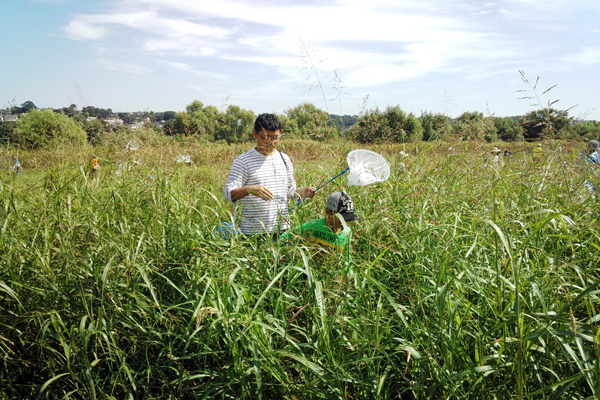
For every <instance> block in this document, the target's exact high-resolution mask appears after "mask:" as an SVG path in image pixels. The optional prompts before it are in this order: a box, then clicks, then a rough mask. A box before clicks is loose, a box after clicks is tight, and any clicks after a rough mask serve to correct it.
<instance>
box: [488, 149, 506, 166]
mask: <svg viewBox="0 0 600 400" xmlns="http://www.w3.org/2000/svg"><path fill="white" fill-rule="evenodd" d="M501 152H502V150H500V147H498V146H494V148H493V149H492V151H491V152H490V154H491V155H492V166H493V167H494V168H495V169H498V168H502V167H503V166H504V160H502V159H501V158H500V153H501Z"/></svg>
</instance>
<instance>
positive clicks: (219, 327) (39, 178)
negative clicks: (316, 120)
mask: <svg viewBox="0 0 600 400" xmlns="http://www.w3.org/2000/svg"><path fill="white" fill-rule="evenodd" d="M284 145H285V150H283V151H285V152H287V153H288V154H290V155H291V156H292V158H293V159H294V167H295V169H296V178H297V181H298V184H299V185H301V186H302V185H308V184H312V185H315V186H316V185H318V184H319V183H322V182H325V181H326V180H327V179H328V178H329V177H331V176H334V175H335V174H337V173H338V172H340V171H341V169H342V168H343V167H344V166H345V155H346V153H347V152H348V151H349V150H351V149H352V148H355V147H356V145H353V144H349V143H345V142H341V143H331V144H324V143H317V142H302V141H288V142H285V143H284ZM449 146H450V145H448V144H440V143H436V144H429V143H425V144H423V143H419V144H409V145H407V147H404V146H402V145H395V146H391V145H381V146H373V147H371V149H373V150H375V151H378V152H381V153H383V154H384V155H386V156H387V157H388V159H389V160H390V161H391V163H392V166H395V165H396V159H395V155H396V153H397V152H398V151H399V150H401V149H405V150H406V151H408V152H409V153H410V156H409V158H408V159H407V160H405V164H406V169H407V170H406V172H405V173H394V174H393V175H392V177H391V178H390V180H388V181H387V182H385V183H381V184H377V185H373V186H369V187H346V186H345V178H343V177H342V178H339V179H338V180H337V181H336V182H333V183H332V184H331V185H330V186H329V187H327V188H325V189H324V190H323V192H322V193H320V194H319V195H318V196H317V197H316V198H315V199H314V200H313V201H307V202H305V203H303V204H302V205H301V206H300V207H298V208H297V209H296V210H295V212H294V214H293V217H292V218H293V219H294V220H295V221H298V222H304V221H307V220H308V219H311V218H317V217H320V216H322V214H323V207H324V202H325V196H326V194H327V193H328V192H330V191H334V190H345V191H347V192H348V193H349V194H350V195H351V196H352V198H353V200H354V202H355V204H356V207H357V212H358V213H359V215H360V216H361V220H360V221H358V222H356V223H355V224H354V225H353V229H354V242H353V247H352V248H353V255H352V257H353V262H354V267H353V270H354V272H356V275H355V276H352V277H345V276H344V275H343V274H342V265H337V264H335V263H331V264H323V263H322V262H321V261H320V259H318V258H313V251H312V249H311V248H310V247H309V246H306V245H297V246H296V245H294V246H292V247H279V246H278V245H276V244H271V243H265V242H262V243H255V242H253V241H246V240H242V238H234V239H232V240H230V241H223V240H220V239H219V238H218V237H217V236H216V235H215V234H214V232H213V228H214V226H215V225H216V224H218V223H220V222H221V221H225V220H231V218H232V214H233V207H232V205H230V204H224V203H222V202H220V200H219V196H220V190H221V188H222V186H223V183H224V181H225V177H226V174H227V171H228V168H229V166H230V164H231V162H232V161H233V159H234V158H235V156H236V155H238V154H240V153H241V152H242V151H245V150H246V149H247V148H248V145H236V146H209V145H203V144H201V143H195V142H193V141H190V142H187V143H186V142H181V143H180V142H175V141H171V142H168V143H164V144H163V145H161V146H158V147H149V146H146V147H141V148H140V150H139V151H138V152H136V153H135V154H133V153H132V154H127V153H125V151H124V150H120V148H119V149H117V147H116V146H114V147H113V148H111V147H110V146H107V147H102V148H96V149H94V150H93V151H94V152H95V154H96V155H97V156H98V157H99V158H100V160H101V170H100V173H99V176H98V177H97V179H94V180H91V179H90V177H89V171H88V170H87V162H88V161H89V160H88V157H89V154H92V153H91V150H81V151H80V152H74V151H73V149H70V150H68V149H65V150H62V151H59V152H57V153H56V154H54V153H43V152H37V153H22V160H23V164H24V173H23V174H22V175H20V176H17V177H15V176H13V175H10V174H8V171H7V169H5V170H4V172H3V175H2V180H1V184H0V354H1V356H2V367H1V368H0V381H1V382H2V385H0V387H1V388H0V398H7V399H9V398H10V399H12V398H116V399H121V398H145V399H152V398H157V399H158V398H161V399H164V398H172V399H181V398H190V399H191V398H279V397H284V398H390V399H391V398H418V399H426V398H431V399H439V398H461V399H462V398H473V399H482V398H489V399H506V398H536V399H537V398H545V399H553V398H573V399H585V398H598V396H599V393H600V373H599V369H600V366H599V365H598V362H597V360H598V358H599V355H600V354H599V348H598V345H599V343H600V333H599V332H600V331H599V329H598V325H599V324H600V318H599V317H598V307H599V304H598V293H599V290H600V289H599V288H598V265H599V263H600V246H599V243H600V240H599V237H598V236H599V234H598V211H597V210H598V207H597V206H598V203H597V202H595V201H594V200H593V199H589V198H587V196H586V195H585V192H582V189H581V186H582V183H583V181H584V180H585V179H597V178H595V177H594V176H590V173H589V171H588V170H586V169H573V168H563V167H561V166H562V163H563V161H569V162H572V161H573V159H574V156H576V154H577V149H576V148H574V147H571V146H569V145H567V144H562V145H560V146H559V144H558V143H556V144H553V146H554V147H552V148H547V149H546V150H545V159H544V162H543V163H540V164H535V163H533V162H532V159H531V155H530V154H529V153H527V152H526V150H527V145H526V144H523V145H518V146H511V147H512V149H513V154H514V155H513V159H512V161H511V162H510V163H507V164H506V165H505V167H504V168H503V169H501V170H498V171H496V170H494V169H492V168H482V167H481V164H482V160H483V157H484V156H486V154H487V152H488V147H490V146H489V145H488V146H486V145H484V144H477V143H461V144H452V146H453V147H454V148H455V149H456V150H455V151H451V150H448V147H449ZM123 148H124V147H123ZM3 151H4V152H5V153H6V152H7V151H8V150H3ZM5 153H3V154H5ZM57 154H58V155H57ZM178 154H185V155H190V156H191V157H192V160H193V161H194V164H195V166H191V167H188V166H184V165H182V164H177V163H176V161H175V159H176V157H177V155H178ZM134 157H135V158H136V159H137V160H139V162H140V163H141V164H142V165H141V166H138V167H133V168H131V169H130V170H125V171H123V173H122V174H121V175H120V176H118V175H117V174H116V173H115V172H116V171H117V169H119V164H121V163H123V162H127V161H131V160H132V159H133V158H134ZM31 158H35V159H36V160H44V161H43V162H44V164H42V162H41V161H36V162H37V164H33V161H31ZM28 163H29V165H30V167H27V165H28ZM596 182H597V180H596ZM238 218H239V216H238Z"/></svg>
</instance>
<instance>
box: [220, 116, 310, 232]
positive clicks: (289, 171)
mask: <svg viewBox="0 0 600 400" xmlns="http://www.w3.org/2000/svg"><path fill="white" fill-rule="evenodd" d="M252 136H254V139H255V140H256V145H255V146H254V147H253V148H251V149H250V150H248V151H247V152H245V153H243V154H241V155H239V156H238V157H237V158H236V159H235V160H234V161H233V164H232V165H231V169H230V170H229V176H228V177H227V182H226V183H225V187H224V188H223V197H224V198H225V199H227V200H228V201H232V202H237V201H240V202H241V205H242V223H241V226H240V230H241V232H242V233H243V234H246V235H269V236H271V237H272V238H273V240H276V239H277V236H278V235H280V234H281V233H283V232H284V231H285V230H287V229H289V227H290V226H289V223H288V221H287V217H288V216H289V209H288V205H287V202H288V199H293V198H298V199H299V198H301V197H308V198H313V197H314V195H315V190H316V189H315V188H314V187H303V188H299V189H297V188H296V181H295V180H294V167H293V165H292V160H291V159H290V157H289V156H288V155H287V154H284V153H282V152H280V151H278V150H277V146H278V145H279V143H280V140H281V122H280V121H279V119H278V118H277V116H276V115H273V114H261V115H259V116H258V117H257V118H256V121H255V122H254V130H253V131H252Z"/></svg>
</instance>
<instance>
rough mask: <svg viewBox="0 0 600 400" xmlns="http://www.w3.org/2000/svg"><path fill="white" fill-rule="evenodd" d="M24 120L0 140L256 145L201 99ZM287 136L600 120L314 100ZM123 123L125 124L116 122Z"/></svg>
mask: <svg viewBox="0 0 600 400" xmlns="http://www.w3.org/2000/svg"><path fill="white" fill-rule="evenodd" d="M6 111H8V112H9V113H10V114H18V115H19V117H20V118H19V119H18V120H17V121H2V122H0V141H3V142H8V143H15V144H19V145H20V146H23V147H27V148H40V147H46V146H49V145H51V144H56V143H65V142H70V143H85V142H88V143H90V144H93V145H94V144H101V139H102V137H103V135H105V134H107V133H124V134H127V133H130V132H131V130H132V129H133V128H132V127H131V126H128V125H131V124H133V123H138V125H139V124H141V125H142V127H143V129H145V130H146V131H151V132H153V133H156V134H164V135H168V136H175V135H184V136H196V137H199V138H201V139H204V140H206V141H209V142H223V143H234V142H244V141H249V140H252V129H253V126H254V120H255V118H256V115H255V114H254V112H252V111H250V110H244V109H242V108H241V107H239V106H236V105H229V106H228V107H227V109H226V110H224V111H223V110H219V109H218V108H217V107H215V106H211V105H207V106H205V105H204V104H203V103H202V102H201V101H199V100H194V101H193V102H192V103H190V104H188V105H187V106H186V108H185V111H182V112H175V111H165V112H153V111H145V112H138V113H114V112H113V111H112V110H111V109H110V108H109V109H102V108H97V107H93V106H86V107H83V108H82V109H81V110H78V109H77V106H76V105H75V104H71V105H70V106H69V107H64V108H61V109H44V110H42V109H38V108H37V107H36V106H35V104H34V103H33V102H31V101H26V102H25V103H23V104H21V105H20V106H13V107H11V108H10V109H9V110H5V112H6ZM278 117H279V118H280V120H281V122H282V126H283V132H282V133H283V134H284V135H286V136H289V137H296V138H305V139H314V140H331V139H335V138H340V137H342V138H347V139H350V140H354V141H357V142H360V143H386V142H392V143H398V142H409V141H421V140H422V141H431V140H450V139H452V138H460V139H463V140H482V141H487V142H492V141H496V140H502V141H520V140H537V139H542V138H552V139H559V138H560V139H576V138H582V139H586V140H589V139H598V138H600V122H598V121H576V120H575V119H574V118H572V117H569V115H568V113H567V112H565V111H560V110H557V109H553V108H544V109H540V110H535V111H532V112H529V113H527V114H525V115H522V116H519V117H495V116H484V115H483V113H481V112H464V113H463V114H461V115H460V116H459V117H458V118H455V119H452V118H449V117H447V116H446V115H444V114H439V113H437V114H436V113H431V112H422V113H421V115H420V116H418V117H417V116H416V115H414V114H413V113H407V112H405V111H404V110H402V108H401V107H400V106H389V107H386V108H385V109H384V110H380V109H379V108H376V109H372V110H368V111H366V112H363V113H362V114H361V115H360V116H358V115H354V116H349V115H344V116H339V115H334V114H328V113H327V112H325V111H323V110H321V109H319V108H317V107H316V106H315V105H314V104H311V103H301V104H299V105H297V106H296V107H293V108H290V109H287V110H285V111H284V112H283V113H282V114H278ZM117 118H118V119H119V120H121V121H122V123H123V125H119V124H118V123H116V121H117Z"/></svg>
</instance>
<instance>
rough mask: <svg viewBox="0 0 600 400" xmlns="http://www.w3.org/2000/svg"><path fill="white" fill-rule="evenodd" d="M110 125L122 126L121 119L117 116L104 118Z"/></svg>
mask: <svg viewBox="0 0 600 400" xmlns="http://www.w3.org/2000/svg"><path fill="white" fill-rule="evenodd" d="M105 121H106V123H107V124H109V125H110V126H122V125H123V120H122V119H119V118H109V119H106V120H105Z"/></svg>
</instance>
